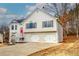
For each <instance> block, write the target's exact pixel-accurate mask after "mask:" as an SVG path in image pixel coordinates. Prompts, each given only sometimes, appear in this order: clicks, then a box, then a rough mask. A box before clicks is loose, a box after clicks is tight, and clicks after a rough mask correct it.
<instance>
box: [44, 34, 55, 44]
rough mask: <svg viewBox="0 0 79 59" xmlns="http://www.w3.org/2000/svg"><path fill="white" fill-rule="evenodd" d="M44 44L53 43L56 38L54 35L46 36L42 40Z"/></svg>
mask: <svg viewBox="0 0 79 59" xmlns="http://www.w3.org/2000/svg"><path fill="white" fill-rule="evenodd" d="M44 40H45V42H51V43H52V42H54V41H55V40H56V36H55V35H54V36H53V35H46V36H45V38H44Z"/></svg>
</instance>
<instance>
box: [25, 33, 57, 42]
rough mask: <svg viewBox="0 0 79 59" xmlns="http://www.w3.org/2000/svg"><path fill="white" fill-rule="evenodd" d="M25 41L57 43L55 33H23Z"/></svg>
mask: <svg viewBox="0 0 79 59" xmlns="http://www.w3.org/2000/svg"><path fill="white" fill-rule="evenodd" d="M24 37H25V41H26V42H45V43H46V42H47V43H57V41H58V40H57V33H56V32H55V33H53V32H52V33H51V32H49V33H42V32H41V33H26V34H25V35H24Z"/></svg>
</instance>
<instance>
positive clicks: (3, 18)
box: [0, 3, 74, 26]
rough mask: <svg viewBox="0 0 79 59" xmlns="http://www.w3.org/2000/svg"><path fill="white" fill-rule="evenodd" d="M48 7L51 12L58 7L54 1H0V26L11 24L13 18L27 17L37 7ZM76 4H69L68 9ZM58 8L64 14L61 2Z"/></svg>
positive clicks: (54, 11)
mask: <svg viewBox="0 0 79 59" xmlns="http://www.w3.org/2000/svg"><path fill="white" fill-rule="evenodd" d="M43 6H44V8H46V9H45V11H46V10H47V11H48V12H49V13H51V14H54V13H55V14H56V12H57V11H56V8H55V6H54V5H53V4H52V3H49V4H48V3H46V4H43V3H40V4H35V3H0V26H1V25H5V24H9V23H10V22H11V21H12V20H13V19H16V18H17V19H21V18H26V17H27V16H28V15H29V14H30V13H31V12H32V11H33V10H34V9H35V8H36V7H39V8H41V7H43ZM73 6H74V4H69V8H68V9H72V8H73ZM57 9H58V10H59V11H60V12H59V13H60V14H62V12H63V10H62V7H61V3H60V4H58V3H57Z"/></svg>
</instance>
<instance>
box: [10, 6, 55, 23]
mask: <svg viewBox="0 0 79 59" xmlns="http://www.w3.org/2000/svg"><path fill="white" fill-rule="evenodd" d="M37 9H39V10H41V11H43V12H45V13H46V14H48V15H50V16H52V17H55V15H54V14H52V13H50V12H49V11H47V10H46V9H45V8H44V7H42V8H41V9H40V8H38V7H37V8H35V10H33V11H32V12H31V13H30V14H29V15H28V16H27V17H26V18H23V19H13V20H12V21H11V23H16V22H17V23H21V22H23V21H24V20H25V19H27V18H29V17H30V16H31V15H32V14H33V13H34V12H35V11H36V10H37Z"/></svg>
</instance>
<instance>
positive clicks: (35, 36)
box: [31, 35, 40, 42]
mask: <svg viewBox="0 0 79 59" xmlns="http://www.w3.org/2000/svg"><path fill="white" fill-rule="evenodd" d="M39 40H40V37H39V35H32V36H31V41H32V42H38V41H39Z"/></svg>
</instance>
